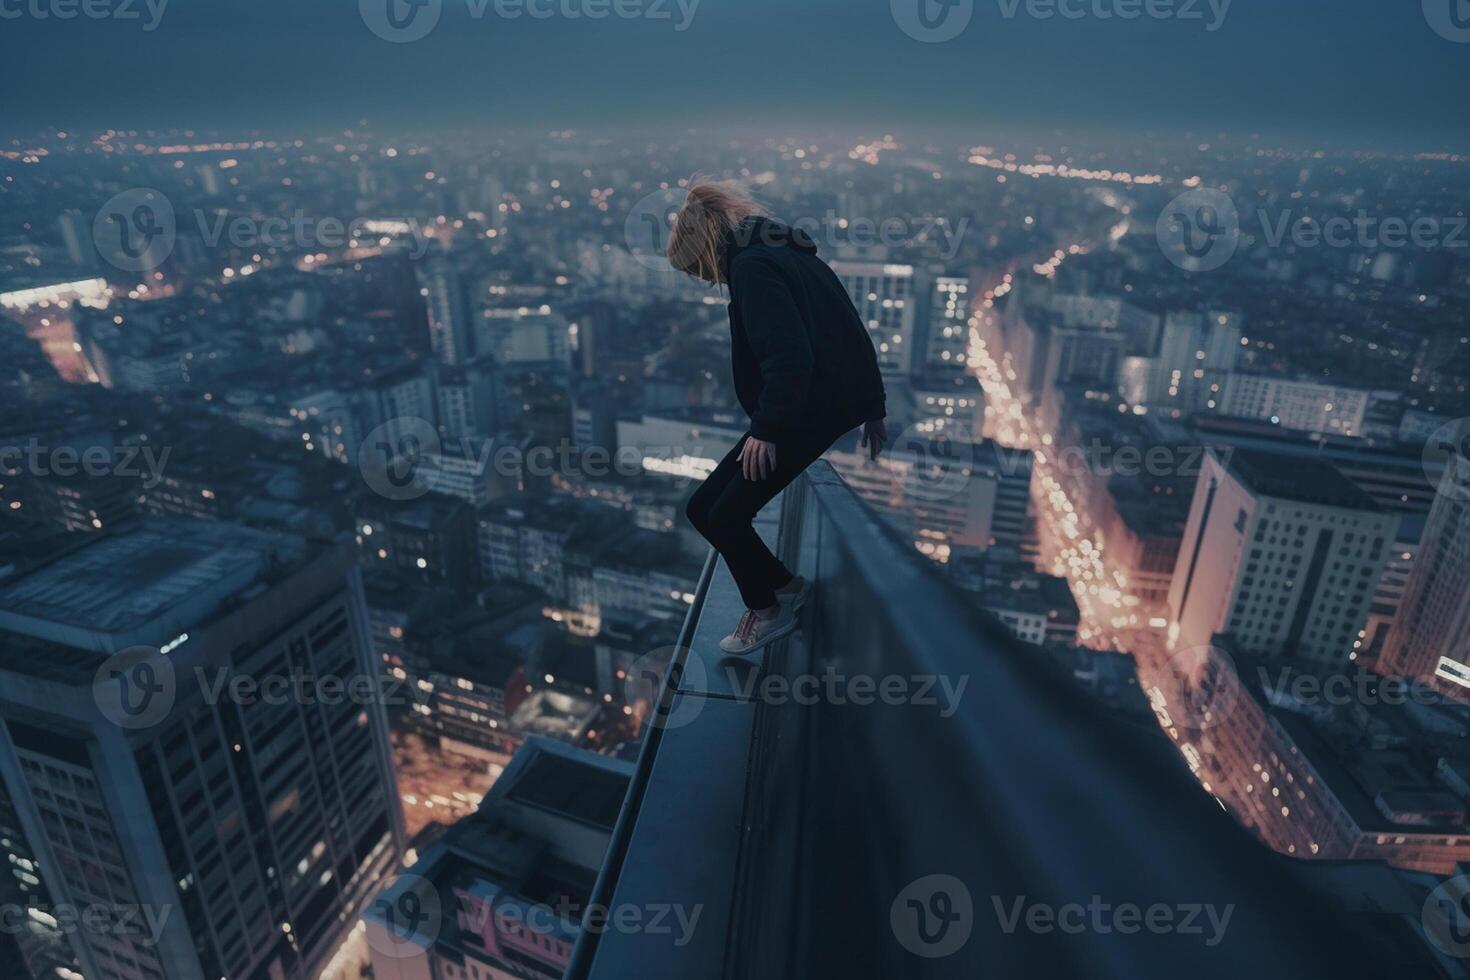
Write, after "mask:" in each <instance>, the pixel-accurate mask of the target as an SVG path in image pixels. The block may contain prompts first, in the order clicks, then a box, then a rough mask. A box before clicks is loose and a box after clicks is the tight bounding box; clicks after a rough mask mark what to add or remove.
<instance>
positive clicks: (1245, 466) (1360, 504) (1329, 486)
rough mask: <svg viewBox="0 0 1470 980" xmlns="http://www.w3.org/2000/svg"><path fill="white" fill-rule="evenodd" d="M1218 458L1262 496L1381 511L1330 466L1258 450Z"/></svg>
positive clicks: (1372, 501)
mask: <svg viewBox="0 0 1470 980" xmlns="http://www.w3.org/2000/svg"><path fill="white" fill-rule="evenodd" d="M1218 455H1219V456H1220V457H1221V458H1222V461H1223V462H1224V464H1225V466H1226V468H1227V469H1229V470H1230V472H1231V473H1233V474H1234V475H1235V476H1236V477H1237V478H1238V479H1240V481H1241V482H1242V483H1244V484H1245V485H1246V486H1247V487H1249V488H1250V489H1252V490H1254V491H1255V492H1256V493H1259V494H1261V495H1262V496H1265V497H1276V498H1278V499H1280V500H1291V501H1294V502H1296V503H1303V504H1317V505H1319V506H1323V507H1341V508H1343V509H1346V510H1364V511H1374V512H1376V511H1378V510H1380V508H1379V506H1378V504H1377V502H1376V501H1374V499H1373V498H1372V497H1370V496H1368V494H1367V492H1365V491H1364V490H1363V489H1362V488H1361V487H1359V486H1358V485H1357V484H1356V483H1354V482H1353V481H1351V480H1349V479H1348V478H1347V477H1345V476H1343V475H1342V472H1341V471H1340V470H1339V469H1338V468H1337V467H1335V466H1333V465H1332V464H1331V463H1325V462H1322V461H1321V460H1316V459H1307V458H1304V457H1302V456H1288V455H1286V454H1284V453H1268V452H1263V451H1261V450H1257V449H1236V450H1234V451H1233V452H1231V453H1229V454H1228V455H1227V454H1223V453H1222V454H1218Z"/></svg>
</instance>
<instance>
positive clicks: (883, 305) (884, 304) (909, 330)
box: [832, 260, 922, 380]
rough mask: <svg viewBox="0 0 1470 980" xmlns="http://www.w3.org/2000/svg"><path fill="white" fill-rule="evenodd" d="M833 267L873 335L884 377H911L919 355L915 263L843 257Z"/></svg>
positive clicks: (890, 378) (880, 368)
mask: <svg viewBox="0 0 1470 980" xmlns="http://www.w3.org/2000/svg"><path fill="white" fill-rule="evenodd" d="M832 271H833V272H835V273H837V276H838V278H839V279H841V280H842V285H843V286H845V287H846V288H847V294H848V295H849V296H851V297H852V302H853V305H854V306H856V307H857V311H858V314H859V315H860V316H861V317H862V319H863V322H864V323H865V324H867V326H868V332H869V333H871V334H872V336H873V349H874V350H876V351H877V352H878V369H879V370H880V371H881V372H882V373H883V377H884V379H885V380H896V379H902V378H907V377H908V375H909V373H910V371H911V370H912V369H913V363H914V356H915V355H914V351H913V347H914V317H915V314H916V311H915V308H914V267H913V266H911V265H896V264H891V263H884V262H850V261H842V260H839V261H836V262H833V263H832ZM919 356H922V352H921V353H920V355H919Z"/></svg>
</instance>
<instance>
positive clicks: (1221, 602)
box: [1169, 450, 1399, 665]
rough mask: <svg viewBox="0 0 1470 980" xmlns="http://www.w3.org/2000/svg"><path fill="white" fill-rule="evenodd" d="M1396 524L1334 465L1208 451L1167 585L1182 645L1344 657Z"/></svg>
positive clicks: (1354, 643) (1338, 660)
mask: <svg viewBox="0 0 1470 980" xmlns="http://www.w3.org/2000/svg"><path fill="white" fill-rule="evenodd" d="M1398 522H1399V517H1398V515H1397V514H1392V513H1388V512H1385V511H1384V510H1383V509H1382V508H1380V507H1379V506H1378V504H1377V503H1375V502H1374V500H1373V498H1372V497H1369V496H1368V494H1366V493H1365V492H1363V490H1362V489H1360V488H1359V487H1358V486H1357V485H1356V484H1354V483H1352V482H1350V481H1349V480H1348V479H1347V478H1346V477H1344V476H1343V475H1342V474H1341V473H1339V472H1338V471H1337V470H1336V469H1334V468H1333V467H1332V466H1330V465H1328V464H1326V463H1321V462H1317V461H1314V460H1306V459H1301V458H1297V457H1292V456H1284V455H1276V454H1271V453H1263V452H1258V451H1255V450H1237V451H1235V452H1234V453H1229V452H1225V453H1220V452H1219V451H1216V450H1212V451H1211V452H1210V454H1209V455H1208V456H1207V457H1206V459H1205V462H1204V465H1203V467H1202V469H1201V472H1200V477H1199V482H1198V483H1197V484H1196V485H1195V492H1194V502H1193V504H1192V505H1191V507H1190V512H1189V521H1188V522H1187V523H1186V524H1185V528H1184V543H1183V545H1182V546H1181V547H1180V549H1179V561H1178V563H1177V564H1176V565H1175V567H1174V577H1173V581H1172V583H1171V585H1170V588H1169V607H1170V609H1171V610H1172V611H1173V616H1174V620H1175V624H1176V629H1177V631H1178V635H1177V638H1176V642H1177V644H1179V645H1181V646H1183V647H1202V646H1205V645H1208V644H1210V643H1212V642H1214V639H1215V637H1216V636H1217V635H1221V634H1226V635H1228V636H1229V638H1230V639H1231V641H1232V642H1233V644H1234V645H1235V646H1236V647H1237V648H1238V649H1240V650H1242V651H1244V652H1247V653H1251V654H1255V655H1257V656H1263V657H1280V656H1290V657H1302V658H1306V659H1309V660H1316V661H1319V662H1322V663H1328V664H1335V665H1341V664H1344V663H1346V662H1347V661H1348V660H1349V659H1351V658H1352V657H1354V656H1355V655H1356V651H1358V650H1360V649H1361V640H1360V639H1359V632H1360V631H1361V630H1362V629H1363V626H1364V623H1365V621H1366V619H1367V615H1368V609H1369V606H1370V604H1371V602H1372V598H1373V592H1374V590H1375V589H1376V588H1377V586H1378V582H1379V580H1380V578H1381V577H1382V574H1383V568H1384V562H1385V560H1386V558H1387V555H1388V549H1389V548H1390V547H1391V546H1392V545H1393V543H1394V538H1395V534H1396V533H1397V530H1398Z"/></svg>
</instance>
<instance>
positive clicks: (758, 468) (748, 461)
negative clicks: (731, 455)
mask: <svg viewBox="0 0 1470 980" xmlns="http://www.w3.org/2000/svg"><path fill="white" fill-rule="evenodd" d="M740 472H741V473H743V474H744V475H745V478H746V479H747V480H749V481H750V482H752V483H755V482H757V481H759V480H764V479H765V478H766V477H768V476H770V475H771V474H772V473H774V472H776V444H775V443H774V442H762V441H761V440H760V439H757V438H756V437H755V436H750V437H748V438H747V439H746V440H745V445H744V447H742V448H741V450H740Z"/></svg>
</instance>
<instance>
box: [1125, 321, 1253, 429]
mask: <svg viewBox="0 0 1470 980" xmlns="http://www.w3.org/2000/svg"><path fill="white" fill-rule="evenodd" d="M1241 339H1242V319H1241V317H1240V315H1239V314H1236V313H1229V312H1222V311H1217V310H1210V311H1206V312H1203V313H1200V312H1193V311H1189V312H1177V313H1170V314H1169V315H1168V316H1167V317H1165V318H1164V322H1163V328H1162V330H1161V331H1160V332H1159V337H1158V343H1157V345H1156V346H1155V347H1154V348H1152V353H1151V354H1150V355H1148V356H1136V357H1129V358H1127V359H1126V360H1125V361H1124V363H1123V366H1122V370H1121V372H1120V374H1119V390H1120V391H1121V392H1122V394H1123V397H1124V398H1125V399H1126V400H1127V401H1130V402H1132V403H1134V404H1137V405H1147V406H1148V407H1149V409H1150V410H1151V411H1155V412H1160V413H1163V414H1165V415H1166V416H1168V417H1172V418H1185V417H1188V416H1190V415H1193V414H1194V413H1195V412H1199V411H1203V410H1205V409H1211V410H1214V409H1218V408H1219V407H1220V405H1221V404H1222V402H1223V400H1224V397H1225V394H1224V393H1225V384H1226V381H1227V380H1228V378H1229V377H1230V373H1231V372H1232V371H1234V370H1235V365H1236V363H1237V362H1238V361H1239V359H1240V351H1241V349H1242V347H1241Z"/></svg>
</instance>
